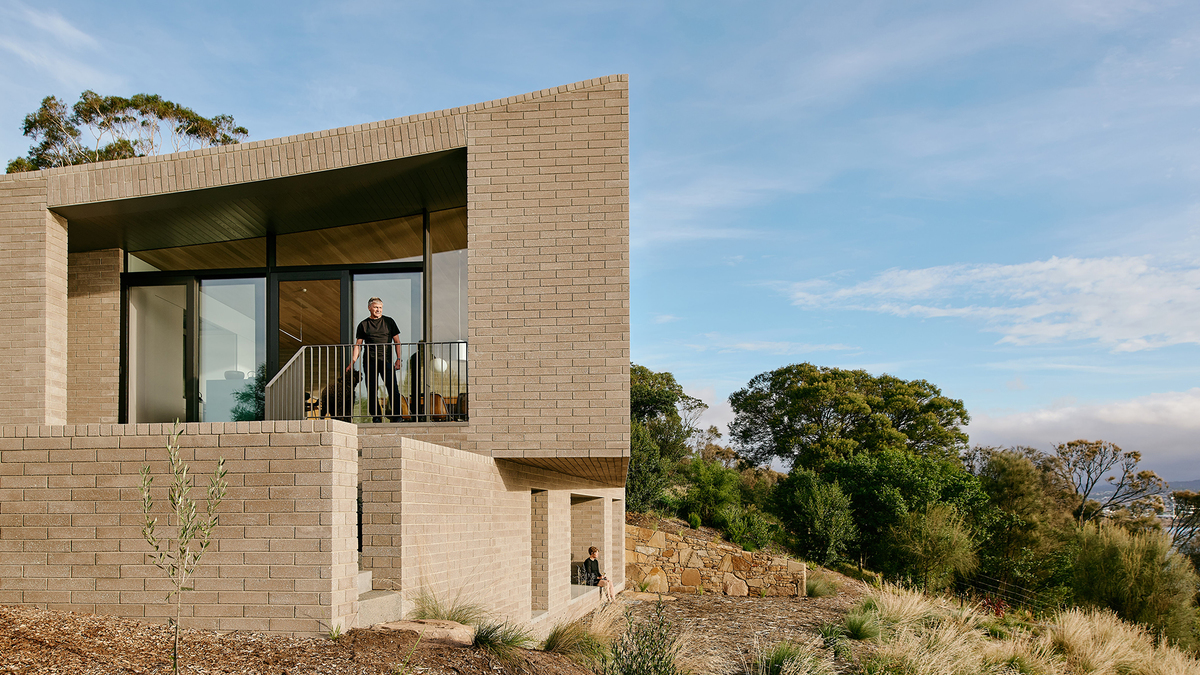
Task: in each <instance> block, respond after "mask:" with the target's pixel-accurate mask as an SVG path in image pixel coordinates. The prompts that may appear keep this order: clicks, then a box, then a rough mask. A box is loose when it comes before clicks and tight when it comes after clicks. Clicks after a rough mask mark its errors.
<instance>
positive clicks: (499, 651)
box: [473, 621, 535, 664]
mask: <svg viewBox="0 0 1200 675" xmlns="http://www.w3.org/2000/svg"><path fill="white" fill-rule="evenodd" d="M534 642H535V641H534V639H533V634H532V633H530V632H529V629H528V628H526V627H524V626H521V625H519V624H515V623H509V622H507V621H503V622H496V621H484V622H483V623H481V624H479V626H478V627H476V628H475V641H474V643H473V644H474V645H475V646H476V647H479V648H481V649H486V650H487V651H489V652H491V653H492V654H494V655H495V656H496V658H498V659H500V661H501V662H502V663H505V664H514V663H517V662H518V661H520V650H521V649H524V648H528V647H531V646H533V644H534Z"/></svg>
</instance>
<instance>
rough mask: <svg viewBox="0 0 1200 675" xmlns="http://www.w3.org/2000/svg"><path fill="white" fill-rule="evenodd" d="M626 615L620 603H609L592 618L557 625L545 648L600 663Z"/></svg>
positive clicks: (593, 614)
mask: <svg viewBox="0 0 1200 675" xmlns="http://www.w3.org/2000/svg"><path fill="white" fill-rule="evenodd" d="M623 618H624V614H623V612H622V611H621V605H619V604H618V603H615V602H610V603H608V604H606V605H604V606H603V607H601V608H600V609H598V610H596V611H595V612H593V613H592V616H591V618H590V619H582V620H579V621H573V622H571V623H562V624H558V625H557V626H555V627H554V628H553V629H551V630H550V634H549V635H547V636H546V641H545V642H544V643H543V644H542V649H543V650H545V651H548V652H553V653H555V654H562V655H563V656H566V657H567V658H569V659H571V660H572V661H575V662H576V663H581V664H584V665H594V664H597V663H600V662H601V661H603V659H604V656H605V655H606V654H608V650H609V647H610V646H611V645H612V642H613V640H615V639H616V638H617V636H618V635H619V634H620V632H621V628H622V626H623V624H622V620H623Z"/></svg>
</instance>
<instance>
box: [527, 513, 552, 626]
mask: <svg viewBox="0 0 1200 675" xmlns="http://www.w3.org/2000/svg"><path fill="white" fill-rule="evenodd" d="M548 497H549V495H548V494H547V493H546V491H545V490H532V491H531V492H530V493H529V509H530V514H529V538H530V542H529V575H530V578H531V579H530V584H531V586H530V598H531V600H530V602H531V603H532V609H533V611H535V612H544V611H546V610H548V609H550V547H549V546H547V541H548V540H549V537H550V529H549V521H548V516H549V514H550V501H549V498H548Z"/></svg>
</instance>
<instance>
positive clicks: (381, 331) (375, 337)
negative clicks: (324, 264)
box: [346, 298, 401, 422]
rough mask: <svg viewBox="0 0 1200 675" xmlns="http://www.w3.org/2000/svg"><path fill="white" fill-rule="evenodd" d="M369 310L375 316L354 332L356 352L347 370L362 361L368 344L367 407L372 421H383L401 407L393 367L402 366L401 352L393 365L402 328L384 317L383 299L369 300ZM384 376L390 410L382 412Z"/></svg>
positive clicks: (366, 369) (366, 319) (366, 368)
mask: <svg viewBox="0 0 1200 675" xmlns="http://www.w3.org/2000/svg"><path fill="white" fill-rule="evenodd" d="M367 311H368V312H370V314H371V315H370V316H369V317H367V318H365V319H363V320H362V321H361V322H360V323H359V324H358V330H357V331H355V333H354V353H353V355H352V356H351V357H350V365H348V366H346V371H347V372H349V371H350V369H351V368H353V367H354V364H355V363H356V362H358V355H359V354H360V353H361V351H362V349H363V345H364V344H365V345H366V350H367V354H366V356H365V357H364V358H363V377H364V379H366V381H367V405H368V406H369V409H370V411H371V418H372V420H373V421H374V422H382V421H383V418H382V415H388V416H389V418H390V416H392V415H394V414H395V410H396V408H397V407H398V406H397V405H396V404H397V402H398V401H397V396H396V375H395V373H394V372H393V370H392V368H393V366H394V367H395V368H396V369H399V368H400V367H401V363H400V353H399V350H397V352H396V359H395V362H394V363H393V361H392V344H391V343H392V342H395V343H396V344H397V345H398V344H400V328H399V327H398V326H397V325H396V322H395V321H393V320H392V317H390V316H384V315H383V300H380V299H379V298H371V299H370V300H368V301H367ZM381 377H382V378H383V386H384V388H386V389H387V397H388V408H389V410H387V411H384V410H381V406H380V405H379V378H381ZM389 421H390V420H389Z"/></svg>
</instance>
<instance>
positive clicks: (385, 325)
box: [354, 316, 400, 361]
mask: <svg viewBox="0 0 1200 675" xmlns="http://www.w3.org/2000/svg"><path fill="white" fill-rule="evenodd" d="M399 334H400V328H399V326H397V325H396V322H395V321H393V320H392V317H390V316H381V317H379V318H378V319H372V318H370V317H368V318H366V319H363V320H362V322H361V323H359V324H358V330H357V331H355V333H354V339H355V341H358V340H362V341H363V343H364V344H369V345H385V344H388V343H389V342H391V341H392V338H393V337H395V336H397V335H399ZM368 351H371V352H377V354H371V355H370V356H371V357H373V358H377V359H385V360H389V361H390V360H391V357H390V356H389V355H388V352H390V351H391V350H390V349H372V350H368Z"/></svg>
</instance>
